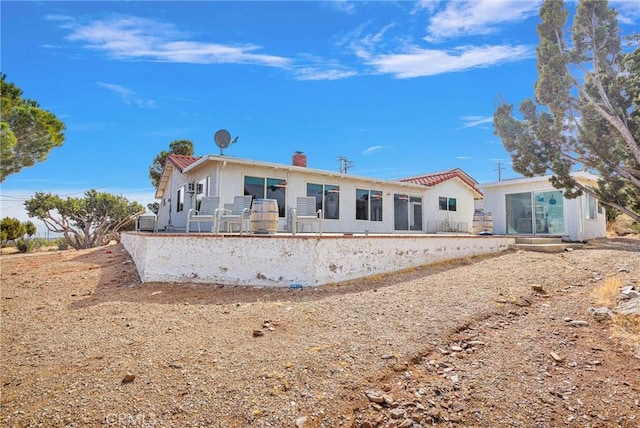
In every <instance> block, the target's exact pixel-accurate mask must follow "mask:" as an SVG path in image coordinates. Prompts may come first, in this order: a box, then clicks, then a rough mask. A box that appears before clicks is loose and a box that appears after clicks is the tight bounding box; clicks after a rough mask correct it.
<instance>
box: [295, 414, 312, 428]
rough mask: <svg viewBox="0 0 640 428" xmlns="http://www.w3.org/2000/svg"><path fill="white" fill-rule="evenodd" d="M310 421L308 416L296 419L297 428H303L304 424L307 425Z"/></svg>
mask: <svg viewBox="0 0 640 428" xmlns="http://www.w3.org/2000/svg"><path fill="white" fill-rule="evenodd" d="M308 419H309V418H308V417H306V416H302V417H299V418H298V419H296V428H303V427H304V424H306V423H307V420H308Z"/></svg>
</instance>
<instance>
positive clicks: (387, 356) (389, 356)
mask: <svg viewBox="0 0 640 428" xmlns="http://www.w3.org/2000/svg"><path fill="white" fill-rule="evenodd" d="M393 357H394V355H393V354H384V355H383V356H382V357H380V358H382V359H383V360H389V359H391V358H393Z"/></svg>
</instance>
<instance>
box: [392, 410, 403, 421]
mask: <svg viewBox="0 0 640 428" xmlns="http://www.w3.org/2000/svg"><path fill="white" fill-rule="evenodd" d="M389 415H390V416H391V418H392V419H401V418H404V410H403V409H391V411H390V412H389Z"/></svg>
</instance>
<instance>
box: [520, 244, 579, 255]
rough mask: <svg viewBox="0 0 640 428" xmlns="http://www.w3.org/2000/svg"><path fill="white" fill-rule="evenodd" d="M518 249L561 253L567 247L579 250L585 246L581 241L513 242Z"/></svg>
mask: <svg viewBox="0 0 640 428" xmlns="http://www.w3.org/2000/svg"><path fill="white" fill-rule="evenodd" d="M511 247H512V248H515V249H516V250H525V251H539V252H541V253H561V252H563V251H566V250H567V249H571V250H577V249H580V248H582V247H583V244H580V243H569V242H566V243H562V242H561V243H549V244H513V245H512V246H511Z"/></svg>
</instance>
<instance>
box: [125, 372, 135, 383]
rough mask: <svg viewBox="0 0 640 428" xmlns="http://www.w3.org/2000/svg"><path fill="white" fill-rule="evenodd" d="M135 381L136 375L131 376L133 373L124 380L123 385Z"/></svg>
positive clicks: (128, 374)
mask: <svg viewBox="0 0 640 428" xmlns="http://www.w3.org/2000/svg"><path fill="white" fill-rule="evenodd" d="M135 379H136V375H134V374H131V373H127V374H126V375H124V377H123V378H122V383H130V382H133V381H134V380H135Z"/></svg>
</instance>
